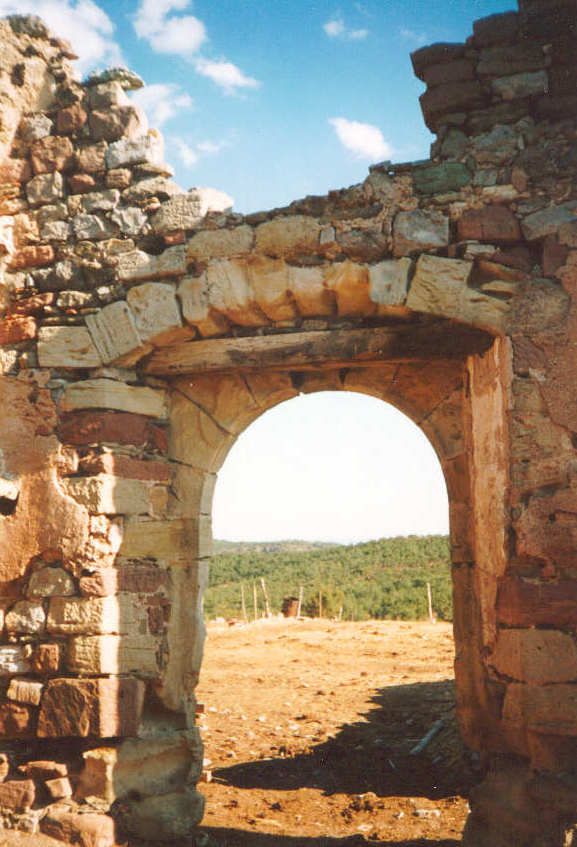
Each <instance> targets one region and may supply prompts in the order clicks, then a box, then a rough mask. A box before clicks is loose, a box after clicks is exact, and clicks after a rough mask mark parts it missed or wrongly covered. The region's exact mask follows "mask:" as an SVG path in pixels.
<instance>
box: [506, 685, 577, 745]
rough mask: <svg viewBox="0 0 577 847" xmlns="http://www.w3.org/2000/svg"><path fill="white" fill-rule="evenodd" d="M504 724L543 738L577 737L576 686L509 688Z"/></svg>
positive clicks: (512, 686)
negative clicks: (536, 733) (556, 736)
mask: <svg viewBox="0 0 577 847" xmlns="http://www.w3.org/2000/svg"><path fill="white" fill-rule="evenodd" d="M503 722H504V723H505V725H507V724H510V725H512V726H514V727H518V728H522V729H526V730H532V731H534V732H539V733H541V734H543V735H563V736H565V735H569V736H574V735H577V685H564V684H560V685H545V686H540V685H523V684H520V683H512V684H510V685H508V686H507V693H506V695H505V702H504V705H503Z"/></svg>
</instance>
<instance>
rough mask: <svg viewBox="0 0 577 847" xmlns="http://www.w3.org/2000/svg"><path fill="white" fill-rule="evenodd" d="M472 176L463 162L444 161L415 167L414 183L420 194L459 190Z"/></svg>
mask: <svg viewBox="0 0 577 847" xmlns="http://www.w3.org/2000/svg"><path fill="white" fill-rule="evenodd" d="M443 67H445V66H444V65H443ZM471 178H472V175H471V171H470V170H469V168H468V167H467V166H466V165H464V164H462V163H461V162H442V163H441V164H439V165H431V166H429V167H426V168H415V169H414V171H413V185H414V186H415V191H416V192H417V193H418V194H446V193H448V192H450V191H459V190H460V189H461V188H463V187H464V186H465V185H469V184H470V182H471Z"/></svg>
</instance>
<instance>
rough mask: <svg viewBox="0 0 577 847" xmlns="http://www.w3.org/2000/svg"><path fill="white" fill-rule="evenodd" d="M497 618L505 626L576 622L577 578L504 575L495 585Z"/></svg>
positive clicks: (566, 624)
mask: <svg viewBox="0 0 577 847" xmlns="http://www.w3.org/2000/svg"><path fill="white" fill-rule="evenodd" d="M497 618H498V620H499V622H500V623H502V624H506V625H507V626H556V627H565V626H576V625H577V581H576V580H572V579H561V580H559V581H557V582H527V581H526V580H523V579H516V578H514V577H507V578H506V579H504V580H503V581H502V582H501V584H500V586H499V592H498V596H497Z"/></svg>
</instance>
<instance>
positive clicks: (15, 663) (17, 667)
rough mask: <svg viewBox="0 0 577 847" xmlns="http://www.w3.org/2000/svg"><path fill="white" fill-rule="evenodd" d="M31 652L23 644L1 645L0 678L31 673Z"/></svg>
mask: <svg viewBox="0 0 577 847" xmlns="http://www.w3.org/2000/svg"><path fill="white" fill-rule="evenodd" d="M29 652H30V651H28V650H26V647H25V646H24V645H23V644H1V645H0V676H12V675H14V674H24V673H29V672H30V670H31V666H30V659H29Z"/></svg>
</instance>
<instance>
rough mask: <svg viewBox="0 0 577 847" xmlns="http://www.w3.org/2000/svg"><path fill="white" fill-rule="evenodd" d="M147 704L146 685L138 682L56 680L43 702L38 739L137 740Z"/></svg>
mask: <svg viewBox="0 0 577 847" xmlns="http://www.w3.org/2000/svg"><path fill="white" fill-rule="evenodd" d="M143 700H144V684H143V683H142V682H141V681H140V680H138V679H131V678H121V679H118V678H113V679H85V680H82V679H55V680H53V681H52V682H49V683H48V687H47V690H46V691H45V693H44V695H43V698H42V706H41V709H40V716H39V719H38V736H39V737H40V738H70V737H73V738H74V737H80V738H116V737H120V738H122V737H127V736H129V737H132V736H135V735H137V733H138V729H139V725H140V716H141V714H142V705H143Z"/></svg>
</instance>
